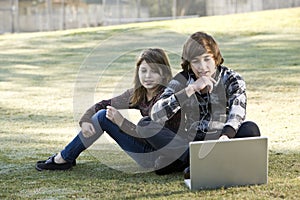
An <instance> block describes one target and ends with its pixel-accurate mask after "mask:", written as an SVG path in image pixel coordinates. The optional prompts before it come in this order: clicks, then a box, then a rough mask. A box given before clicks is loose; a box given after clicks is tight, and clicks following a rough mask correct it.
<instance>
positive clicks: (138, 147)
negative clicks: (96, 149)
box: [61, 109, 158, 168]
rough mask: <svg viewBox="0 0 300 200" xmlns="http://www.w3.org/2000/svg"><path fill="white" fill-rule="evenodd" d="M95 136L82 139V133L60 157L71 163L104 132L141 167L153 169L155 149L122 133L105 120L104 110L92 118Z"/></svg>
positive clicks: (143, 141) (142, 140)
mask: <svg viewBox="0 0 300 200" xmlns="http://www.w3.org/2000/svg"><path fill="white" fill-rule="evenodd" d="M92 122H93V125H94V128H95V130H96V134H95V135H93V136H91V137H88V138H86V137H84V136H83V134H82V132H81V131H80V132H79V134H78V135H77V136H76V137H75V138H74V139H73V140H72V141H71V142H70V143H69V144H68V145H67V146H66V147H65V148H64V149H63V150H62V151H61V156H62V158H63V159H64V160H66V161H67V162H73V161H74V160H76V158H77V157H78V156H79V154H80V153H81V152H82V151H84V150H85V149H87V148H88V147H90V146H91V145H92V144H93V143H94V142H95V141H96V140H97V139H98V138H99V137H100V136H101V135H102V133H103V132H104V131H105V132H106V133H108V134H109V135H110V137H111V138H113V139H114V140H115V141H116V142H117V143H118V145H119V146H120V147H121V148H122V149H123V150H124V151H125V152H126V153H127V154H128V155H129V156H130V157H132V158H133V159H134V160H135V161H136V162H137V163H138V164H139V165H141V166H142V167H147V168H149V167H153V165H154V161H155V159H156V158H157V157H158V154H157V153H156V149H155V148H154V147H153V146H152V145H150V144H149V143H148V142H147V140H146V139H143V138H137V137H133V136H131V135H128V134H126V133H124V132H123V131H122V130H121V129H120V128H119V127H118V126H117V125H116V124H115V123H113V122H112V121H110V120H109V119H107V118H106V110H104V109H103V110H100V111H99V112H97V113H96V114H95V115H94V116H93V117H92Z"/></svg>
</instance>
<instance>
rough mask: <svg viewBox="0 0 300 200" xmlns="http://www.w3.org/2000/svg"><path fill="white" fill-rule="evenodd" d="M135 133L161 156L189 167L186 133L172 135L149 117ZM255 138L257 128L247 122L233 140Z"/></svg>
mask: <svg viewBox="0 0 300 200" xmlns="http://www.w3.org/2000/svg"><path fill="white" fill-rule="evenodd" d="M137 132H138V133H139V134H140V135H141V136H143V137H144V138H147V137H148V138H147V141H148V142H149V143H150V144H151V145H152V146H155V147H156V148H157V149H159V151H160V152H161V154H162V155H164V156H166V157H169V158H170V159H169V160H173V161H181V163H184V164H185V165H187V166H188V165H189V142H191V140H190V139H188V138H189V137H187V133H186V132H183V133H180V132H178V133H174V132H172V131H171V130H170V129H167V128H165V127H163V126H162V125H160V124H158V123H156V122H153V121H151V120H150V118H149V117H144V118H143V119H142V120H140V121H139V123H138V126H137ZM149 136H150V137H149ZM255 136H260V131H259V128H258V126H257V125H256V124H255V123H254V122H251V121H247V122H244V123H242V125H241V126H240V128H239V130H238V132H237V134H236V135H235V138H242V137H255ZM175 163H178V162H175ZM168 164H171V163H170V162H169V163H166V165H168ZM174 167H175V169H176V167H178V168H181V167H182V166H180V165H178V166H173V169H174ZM178 170H179V169H178Z"/></svg>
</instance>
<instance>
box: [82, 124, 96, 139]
mask: <svg viewBox="0 0 300 200" xmlns="http://www.w3.org/2000/svg"><path fill="white" fill-rule="evenodd" d="M81 131H82V134H83V136H84V137H86V138H88V137H91V136H93V135H94V134H95V133H96V131H95V128H94V126H93V124H91V123H89V122H82V124H81Z"/></svg>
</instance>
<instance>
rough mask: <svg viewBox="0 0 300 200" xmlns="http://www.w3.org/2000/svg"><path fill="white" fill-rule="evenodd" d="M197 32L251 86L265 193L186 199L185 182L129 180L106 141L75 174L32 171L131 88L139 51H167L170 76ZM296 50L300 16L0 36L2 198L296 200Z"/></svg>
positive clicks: (299, 116) (299, 162)
mask: <svg viewBox="0 0 300 200" xmlns="http://www.w3.org/2000/svg"><path fill="white" fill-rule="evenodd" d="M199 30H201V31H205V32H208V33H210V34H212V35H213V36H214V37H215V39H216V40H217V41H218V42H219V44H220V48H221V51H222V54H223V56H224V58H225V65H227V66H229V67H231V68H233V69H235V70H236V71H238V72H239V73H241V74H242V75H243V77H244V78H245V80H246V82H247V88H248V92H247V95H248V113H247V114H248V115H247V119H248V120H253V121H255V122H257V124H258V125H259V126H260V128H261V132H262V135H264V136H268V137H269V149H270V153H269V182H268V184H267V185H259V186H248V187H234V188H228V189H218V190H204V191H197V192H190V191H189V190H188V189H187V188H186V187H185V185H184V183H183V177H182V174H181V173H178V174H172V175H167V176H157V175H155V174H154V173H153V172H151V173H138V174H135V173H128V172H132V171H134V170H136V168H134V167H135V166H134V165H133V163H132V162H131V160H129V159H128V157H126V156H125V155H124V154H122V153H121V151H120V150H119V149H118V147H117V146H116V145H114V144H112V143H110V140H109V139H107V138H102V139H101V140H100V141H99V142H98V143H97V144H95V145H94V146H93V147H92V148H91V149H90V150H87V151H85V152H84V153H83V154H82V155H81V156H80V158H79V159H78V161H77V162H78V165H77V166H76V167H75V168H74V169H73V170H71V171H66V172H37V171H36V170H35V169H34V165H35V162H36V161H37V160H39V159H44V158H47V157H48V156H49V155H51V154H52V153H55V152H58V151H59V150H61V149H62V148H63V147H64V146H65V145H66V144H67V143H68V142H69V141H70V140H71V139H72V138H73V137H74V136H75V135H76V134H77V131H78V129H79V127H78V123H77V121H78V119H79V117H80V115H81V114H82V112H83V111H85V110H86V109H87V108H88V107H89V106H90V105H91V104H93V103H94V102H96V101H97V100H101V99H103V98H109V97H111V96H113V95H116V94H118V93H120V91H121V90H124V89H125V88H128V87H130V85H131V81H132V74H133V67H134V62H135V58H136V55H137V54H138V52H140V50H141V49H143V48H146V47H153V46H159V47H162V48H164V49H166V50H167V52H168V53H169V55H170V59H171V63H172V66H173V70H174V74H175V73H176V72H177V71H178V70H180V65H179V64H180V54H181V48H182V44H183V43H184V41H185V39H186V38H187V37H188V36H189V35H190V34H191V33H193V32H195V31H199ZM299 44H300V8H293V9H282V10H273V11H264V12H256V13H248V14H237V15H227V16H213V17H202V18H193V19H183V20H174V21H162V22H150V23H137V24H128V25H120V26H110V27H100V28H89V29H79V30H68V31H57V32H46V33H20V34H6V35H1V36H0V49H1V51H0V60H1V62H0V71H1V73H0V95H1V98H0V99H1V100H0V111H1V115H0V127H1V130H0V199H23V198H24V199H67V198H76V199H136V198H138V199H193V198H195V199H198V198H208V199H222V198H225V199H273V198H277V199H280V198H285V199H299V198H300V194H299V188H300V154H299V153H300V131H299V126H298V123H299V120H300V109H299V108H300V89H299V88H300V79H299V77H300V67H299V66H300V56H299V55H300V48H299ZM124 114H127V113H124ZM128 117H129V118H130V119H132V120H134V121H135V120H138V117H139V116H137V115H136V114H134V113H129V114H128ZM108 166H109V167H108ZM132 169H134V170H132Z"/></svg>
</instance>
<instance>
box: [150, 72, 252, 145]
mask: <svg viewBox="0 0 300 200" xmlns="http://www.w3.org/2000/svg"><path fill="white" fill-rule="evenodd" d="M214 79H215V80H216V82H217V83H216V84H215V85H214V88H213V91H212V93H204V94H201V93H200V92H197V93H195V94H194V95H192V96H191V97H188V96H187V95H186V92H185V90H184V89H185V88H186V87H187V86H188V85H189V84H191V83H193V82H194V81H195V80H196V78H195V75H194V74H193V73H187V72H184V71H182V72H180V73H178V74H177V75H176V76H175V77H174V78H173V79H172V80H171V81H170V83H169V84H168V87H167V88H166V89H165V90H164V92H163V94H162V95H161V96H160V100H158V101H157V102H156V103H155V104H154V106H153V107H152V110H151V115H150V116H151V119H152V120H154V121H156V122H158V123H160V124H163V125H165V126H166V127H167V128H169V129H171V130H172V131H174V132H178V131H181V132H182V131H183V132H187V133H190V132H197V133H199V132H201V133H203V134H206V136H208V134H211V135H214V134H215V136H214V137H219V136H220V135H221V134H222V133H224V132H225V134H226V133H227V134H226V135H228V136H229V137H234V136H235V134H236V132H237V130H238V128H239V127H240V125H241V123H242V122H243V121H244V119H245V117H246V101H247V97H246V84H245V82H244V80H243V79H242V77H241V76H240V75H239V74H238V73H236V72H234V71H233V70H231V69H229V68H227V67H225V66H219V67H218V69H217V72H216V75H215V76H214ZM226 127H227V130H226V129H225V128H226ZM229 129H230V130H231V133H228V130H229ZM212 139H215V138H212Z"/></svg>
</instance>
